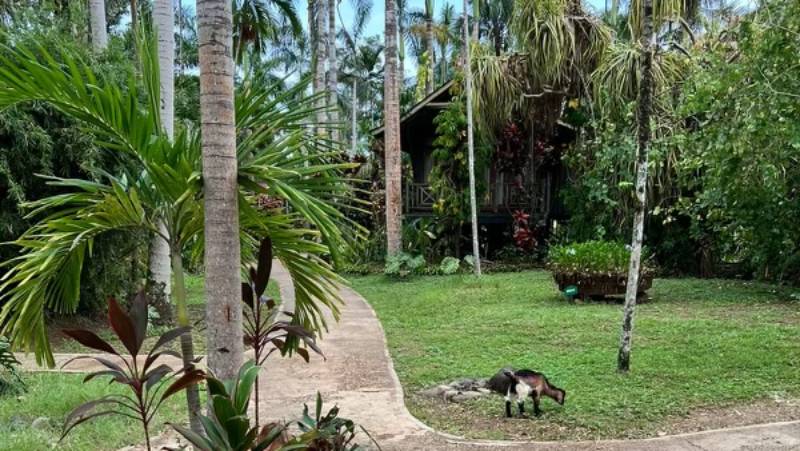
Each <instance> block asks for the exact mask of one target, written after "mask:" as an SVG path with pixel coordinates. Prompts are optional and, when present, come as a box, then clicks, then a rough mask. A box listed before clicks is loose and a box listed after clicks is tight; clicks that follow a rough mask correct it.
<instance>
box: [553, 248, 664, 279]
mask: <svg viewBox="0 0 800 451" xmlns="http://www.w3.org/2000/svg"><path fill="white" fill-rule="evenodd" d="M642 253H643V255H642V268H643V271H650V270H651V269H652V268H650V267H649V264H648V262H647V259H646V258H645V257H646V255H647V252H646V251H643V252H642ZM630 257H631V252H630V250H629V249H628V246H626V245H624V244H622V243H617V242H611V241H586V242H583V243H572V244H566V245H561V246H553V247H551V248H550V255H549V256H548V266H549V267H550V269H551V270H552V271H555V272H573V273H604V274H622V273H627V272H628V264H629V262H630Z"/></svg>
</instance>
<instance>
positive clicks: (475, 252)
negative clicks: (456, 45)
mask: <svg viewBox="0 0 800 451" xmlns="http://www.w3.org/2000/svg"><path fill="white" fill-rule="evenodd" d="M464 43H465V45H464V79H465V82H466V89H465V91H466V93H467V154H468V160H469V161H468V162H469V207H470V216H471V222H472V257H473V258H474V259H475V275H476V276H480V275H481V248H480V243H479V237H478V206H477V204H478V202H477V199H476V194H475V139H474V136H473V129H472V67H471V65H470V64H471V58H470V50H471V49H470V38H469V25H468V20H467V0H464ZM460 233H461V232H459V235H460Z"/></svg>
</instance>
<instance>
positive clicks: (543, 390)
mask: <svg viewBox="0 0 800 451" xmlns="http://www.w3.org/2000/svg"><path fill="white" fill-rule="evenodd" d="M488 387H489V389H490V390H492V391H493V392H496V393H499V394H501V395H503V396H505V398H506V416H507V417H511V400H512V399H514V400H516V402H517V407H518V408H519V414H520V416H522V415H523V414H524V413H525V398H527V397H528V396H530V397H531V398H532V399H533V414H534V415H537V416H538V415H539V414H540V413H541V410H539V401H540V400H541V398H542V396H547V397H549V398H552V399H553V400H554V401H555V402H557V403H559V404H561V405H564V399H565V398H566V397H567V392H566V391H564V390H562V389H560V388H558V387H556V386H555V385H553V384H551V383H550V381H548V380H547V378H546V377H545V375H544V374H542V373H538V372H536V371H531V370H519V371H514V370H513V369H511V368H504V369H502V370H500V371H499V372H498V373H497V374H495V375H494V377H492V378H491V379H489V383H488Z"/></svg>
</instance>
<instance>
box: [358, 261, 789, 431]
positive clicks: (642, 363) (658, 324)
mask: <svg viewBox="0 0 800 451" xmlns="http://www.w3.org/2000/svg"><path fill="white" fill-rule="evenodd" d="M353 284H354V287H355V289H356V290H358V291H359V292H360V293H361V294H362V295H364V296H365V297H366V298H367V299H368V300H369V301H370V303H371V304H372V306H373V307H374V308H375V310H376V311H377V313H378V316H379V317H380V319H381V322H382V323H383V326H384V328H385V330H386V334H387V337H388V342H389V347H390V351H391V354H392V357H393V359H394V362H395V368H396V369H397V372H398V375H399V377H400V380H401V382H402V384H403V386H404V389H405V391H406V394H407V395H409V399H408V400H407V402H408V403H409V408H410V409H411V411H412V413H413V414H415V415H416V416H417V417H419V418H420V419H422V420H423V421H425V422H427V423H429V424H430V425H432V426H433V427H435V428H438V429H440V430H444V431H447V432H451V433H455V434H461V435H467V436H469V437H474V438H492V439H499V438H522V439H524V438H535V439H539V440H541V439H583V438H612V437H613V438H625V437H642V436H649V435H655V434H656V433H657V432H660V431H668V432H675V431H676V428H677V430H680V429H681V427H679V426H677V425H678V424H679V423H680V422H681V421H680V420H681V419H685V418H686V417H691V416H692V415H695V414H697V413H698V412H706V413H709V411H710V414H711V415H712V416H714V415H715V412H719V410H718V409H724V408H726V407H729V406H734V405H735V406H743V405H749V404H752V403H756V404H758V403H759V402H763V401H764V400H770V399H773V398H783V399H785V398H793V397H797V396H798V395H800V384H798V383H797V380H798V379H797V375H798V367H800V304H798V303H797V302H796V301H794V302H792V301H790V297H789V294H788V293H786V292H783V291H781V290H780V289H777V288H776V287H774V286H771V285H766V284H760V283H750V282H740V281H728V280H696V279H666V280H656V281H655V283H654V286H653V288H652V289H651V290H650V294H651V296H652V298H653V300H652V302H650V303H648V304H643V305H640V306H637V310H636V320H635V330H634V341H633V354H632V370H631V372H630V374H628V375H621V374H618V373H617V372H616V351H617V346H618V340H619V331H620V325H621V317H622V313H621V306H620V305H618V304H591V303H590V304H573V303H569V302H567V301H566V300H565V299H564V298H563V297H561V296H560V294H559V293H558V292H557V289H556V287H555V285H554V283H553V282H552V278H551V276H550V274H549V273H548V272H545V271H533V272H523V273H513V274H493V275H487V276H484V277H483V278H482V279H481V280H477V279H475V278H474V277H472V276H451V277H425V278H417V279H413V280H412V281H410V282H394V281H391V280H388V279H386V278H385V277H383V276H368V277H361V278H355V279H354V280H353ZM509 364H510V365H513V366H515V367H516V368H521V367H527V368H531V369H536V370H540V371H542V372H544V373H545V374H546V375H547V376H548V378H549V379H550V380H551V381H552V382H553V383H555V384H556V385H558V386H560V387H562V388H565V389H566V390H567V402H566V404H565V406H563V407H559V406H557V405H556V404H554V403H552V402H551V401H550V400H546V401H545V402H543V409H544V411H545V414H544V416H543V417H542V418H541V419H538V420H536V421H528V420H515V421H506V420H504V419H503V418H502V409H503V408H502V404H503V403H502V400H501V399H500V398H496V397H488V398H482V399H479V400H477V401H472V402H470V403H468V404H466V405H460V404H446V403H444V402H440V401H432V400H430V399H427V398H424V397H422V396H421V395H419V394H418V392H419V390H420V389H423V388H426V387H430V386H433V385H436V384H440V383H447V382H450V381H452V380H454V379H458V378H462V377H489V376H491V375H492V374H494V373H495V372H496V371H497V370H498V369H499V368H501V367H503V366H506V365H509ZM773 403H774V401H773ZM751 420H752V421H750V422H759V421H763V420H759V418H753V419H751ZM682 427H684V428H685V426H682Z"/></svg>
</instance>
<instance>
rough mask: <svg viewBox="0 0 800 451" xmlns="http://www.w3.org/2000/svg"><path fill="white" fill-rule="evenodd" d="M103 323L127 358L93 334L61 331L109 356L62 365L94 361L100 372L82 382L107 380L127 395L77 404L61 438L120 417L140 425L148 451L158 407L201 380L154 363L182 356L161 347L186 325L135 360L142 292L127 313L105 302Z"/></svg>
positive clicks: (142, 321) (142, 328) (143, 310)
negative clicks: (107, 418) (81, 427)
mask: <svg viewBox="0 0 800 451" xmlns="http://www.w3.org/2000/svg"><path fill="white" fill-rule="evenodd" d="M108 322H109V324H110V325H111V328H112V329H113V330H114V334H115V335H116V336H117V338H118V339H119V341H120V342H121V343H122V345H123V346H124V347H125V349H126V350H127V351H128V353H129V356H125V355H122V354H120V353H119V352H118V351H117V350H116V349H115V348H114V346H112V345H111V344H110V343H108V342H107V341H105V340H103V339H102V338H100V337H98V336H97V334H95V333H94V332H91V331H89V330H83V329H65V330H63V331H62V332H63V333H64V334H65V335H66V336H68V337H70V338H72V339H74V340H75V341H77V342H78V343H80V344H82V345H84V346H86V347H88V348H91V349H94V350H96V351H100V352H103V353H107V354H111V358H107V357H100V356H95V355H85V356H80V357H76V358H74V359H70V360H69V361H67V362H66V363H64V366H66V365H67V364H69V363H70V362H73V361H75V360H80V359H90V360H94V361H95V362H97V363H99V364H100V365H102V366H103V367H104V369H102V370H100V371H95V372H93V373H90V374H88V375H87V376H86V377H85V378H84V379H83V382H84V383H85V382H88V381H90V380H92V379H94V378H96V377H100V376H110V377H111V382H116V383H118V384H121V385H123V386H126V387H128V388H129V393H128V394H113V395H107V396H104V397H102V398H100V399H96V400H93V401H89V402H87V403H85V404H82V405H80V406H78V407H77V408H76V409H75V410H73V411H72V412H71V413H70V414H69V415H68V416H67V419H66V421H65V422H64V432H63V434H62V435H61V438H62V439H63V438H64V437H65V436H66V435H67V434H68V433H69V432H70V431H71V430H72V429H73V428H74V427H75V426H78V425H79V424H81V423H83V422H85V421H89V420H91V419H93V418H97V417H101V416H106V415H120V416H124V417H128V418H133V419H135V420H138V421H140V422H141V424H142V428H143V429H144V436H145V441H146V443H147V449H148V450H149V449H150V431H149V426H150V423H151V422H152V421H153V417H154V416H155V414H156V412H157V411H158V409H159V407H161V405H162V404H163V403H164V401H166V400H167V399H168V398H169V397H170V396H172V395H174V394H176V393H178V392H180V391H181V390H184V389H186V387H189V386H190V385H192V384H196V383H198V382H200V381H202V380H203V379H204V377H205V373H204V372H203V371H202V370H199V369H196V368H191V369H185V368H184V369H179V370H177V371H173V369H172V368H171V367H170V366H169V365H167V364H163V363H162V364H158V363H159V360H160V359H161V358H162V357H165V356H173V357H175V358H176V359H180V358H181V356H180V354H178V353H177V352H175V351H172V350H169V349H166V346H167V344H169V343H170V342H172V341H173V340H175V339H176V338H178V337H180V336H181V335H183V334H185V333H188V332H189V331H190V328H189V327H179V328H176V329H172V330H170V331H169V332H166V333H165V334H164V335H162V336H161V337H160V338H159V339H158V341H156V343H155V345H153V348H152V349H150V351H149V352H147V354H146V355H142V356H140V352H142V344H143V343H144V340H145V338H146V337H147V297H146V296H145V294H144V292H139V294H137V295H136V297H135V299H134V301H133V303H132V306H131V311H130V315H129V314H127V313H125V312H124V311H123V310H122V308H120V306H119V304H117V301H116V300H114V299H113V298H109V300H108Z"/></svg>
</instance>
